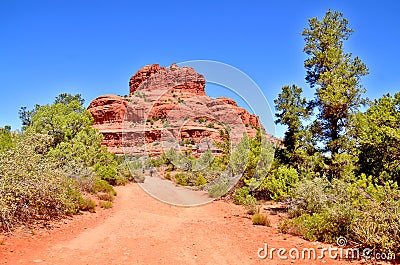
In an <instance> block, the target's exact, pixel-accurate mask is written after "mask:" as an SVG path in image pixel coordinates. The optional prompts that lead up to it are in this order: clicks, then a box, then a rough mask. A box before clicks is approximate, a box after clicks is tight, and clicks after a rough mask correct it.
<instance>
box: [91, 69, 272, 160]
mask: <svg viewBox="0 0 400 265" xmlns="http://www.w3.org/2000/svg"><path fill="white" fill-rule="evenodd" d="M205 83H206V80H205V79H204V76H203V75H201V74H198V73H196V71H195V70H194V69H193V68H189V67H182V68H180V67H178V66H177V65H176V64H172V65H171V66H170V67H169V68H167V67H160V66H159V65H158V64H153V65H148V66H145V67H143V68H142V69H140V70H139V71H138V72H137V73H136V74H135V75H134V76H132V77H131V79H130V81H129V87H130V94H129V95H128V96H126V97H120V96H116V95H104V96H100V97H98V98H96V99H94V100H93V101H92V102H91V103H90V105H89V107H88V110H89V111H90V112H91V113H92V115H93V117H94V125H93V126H94V127H95V128H98V129H99V131H100V132H101V133H102V134H103V135H104V138H105V139H104V142H103V144H104V145H106V146H107V147H108V148H109V150H110V151H111V152H114V153H116V154H131V155H136V154H139V155H142V154H145V153H147V154H149V155H159V154H161V153H162V152H163V151H164V152H165V151H167V150H169V149H170V148H177V149H180V150H181V151H182V150H190V152H192V153H194V154H195V155H196V154H200V153H202V152H204V151H205V150H208V149H211V150H212V151H213V152H214V153H218V152H220V150H218V148H217V147H216V146H215V145H214V143H215V141H216V142H222V141H223V140H224V139H226V137H227V135H228V134H229V137H230V139H231V141H232V142H238V141H240V139H241V138H242V136H243V133H247V134H248V135H249V136H250V137H254V136H255V134H256V132H257V128H259V127H261V124H260V122H259V119H258V117H257V116H256V115H254V114H250V113H249V112H248V111H247V110H246V109H244V108H240V107H238V106H237V104H236V102H235V101H234V100H232V99H229V98H217V99H212V98H210V97H208V96H207V95H206V94H205V90H204V88H205ZM269 138H271V139H272V137H269Z"/></svg>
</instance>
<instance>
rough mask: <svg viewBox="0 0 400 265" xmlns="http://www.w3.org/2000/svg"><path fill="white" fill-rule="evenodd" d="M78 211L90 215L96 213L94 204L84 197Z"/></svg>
mask: <svg viewBox="0 0 400 265" xmlns="http://www.w3.org/2000/svg"><path fill="white" fill-rule="evenodd" d="M80 210H82V211H88V212H90V213H95V212H96V202H95V201H94V200H92V199H91V198H89V197H85V198H83V200H82V201H81V205H80Z"/></svg>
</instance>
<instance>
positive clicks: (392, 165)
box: [235, 10, 400, 253]
mask: <svg viewBox="0 0 400 265" xmlns="http://www.w3.org/2000/svg"><path fill="white" fill-rule="evenodd" d="M308 23H309V25H308V27H307V28H305V29H304V31H303V33H302V35H303V37H304V40H305V43H306V44H305V46H304V52H305V53H306V55H307V59H306V61H305V62H304V66H305V68H306V81H307V83H308V84H309V85H310V87H311V88H313V89H314V90H315V94H314V98H312V99H306V98H305V97H303V96H302V89H301V88H300V87H298V86H296V85H290V86H284V87H282V91H281V93H280V94H279V96H278V98H277V99H276V100H275V108H276V111H277V112H276V123H279V124H282V125H286V126H287V131H286V133H285V137H284V139H283V146H281V147H279V148H277V150H276V155H275V159H274V163H273V166H272V168H271V170H270V171H269V172H268V173H267V175H266V177H265V178H264V181H263V182H262V183H261V185H260V186H259V187H258V190H259V191H260V192H259V193H257V194H258V195H260V194H262V195H266V194H267V195H268V197H269V198H270V199H273V200H276V201H281V202H284V203H285V204H286V205H287V209H288V210H287V218H285V219H283V220H282V221H281V223H280V226H279V227H280V230H281V231H282V232H285V233H291V234H294V235H299V236H301V237H303V238H306V239H309V240H321V241H325V242H330V243H334V242H336V239H337V238H338V237H340V236H344V237H346V238H347V240H348V242H349V243H350V244H354V245H358V246H362V247H369V248H371V249H373V250H375V251H386V252H392V253H399V251H400V248H399V246H400V237H399V226H398V224H399V221H400V202H399V198H400V193H399V189H398V184H399V181H400V179H399V172H400V171H399V169H400V167H399V165H400V163H399V162H400V161H399V146H400V142H399V139H400V138H399V137H400V130H399V123H400V115H399V113H400V112H399V110H400V101H399V100H400V93H396V94H395V95H389V94H387V95H384V96H383V97H382V98H379V99H376V100H372V101H371V100H368V99H367V98H365V97H364V96H363V93H364V92H365V89H364V88H363V86H362V84H361V78H362V77H363V76H365V75H367V74H368V68H367V66H366V65H365V64H364V63H363V62H362V61H361V59H360V58H358V57H354V56H353V55H352V54H351V53H348V52H345V51H344V46H343V45H344V42H345V41H346V40H348V39H349V38H350V36H351V34H352V32H353V30H352V29H351V28H349V27H348V21H347V20H346V18H345V17H344V16H343V14H342V13H340V12H336V11H331V10H329V11H327V12H326V14H325V16H324V17H323V18H322V19H318V18H311V19H309V21H308ZM361 106H364V111H361V109H362V108H361ZM239 192H240V193H239ZM236 194H237V195H238V196H239V195H240V196H241V197H243V198H245V196H247V195H246V194H245V193H243V190H242V189H241V190H238V191H237V192H236ZM235 201H236V202H239V203H241V202H242V201H246V200H244V199H241V200H239V199H236V200H235Z"/></svg>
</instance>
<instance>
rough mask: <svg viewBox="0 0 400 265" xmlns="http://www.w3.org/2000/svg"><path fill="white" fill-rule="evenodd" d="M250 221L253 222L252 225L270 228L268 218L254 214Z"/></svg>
mask: <svg viewBox="0 0 400 265" xmlns="http://www.w3.org/2000/svg"><path fill="white" fill-rule="evenodd" d="M251 221H252V222H253V225H265V226H271V223H270V221H269V219H268V217H267V216H265V215H263V214H260V213H256V214H254V215H253V217H252V218H251Z"/></svg>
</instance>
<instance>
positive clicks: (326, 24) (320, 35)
mask: <svg viewBox="0 0 400 265" xmlns="http://www.w3.org/2000/svg"><path fill="white" fill-rule="evenodd" d="M308 23H309V26H308V27H307V28H305V29H304V31H303V33H302V35H303V37H304V39H305V41H306V44H305V46H304V52H305V53H306V54H307V55H308V59H307V60H306V61H305V62H304V66H305V68H306V70H307V76H306V81H307V82H308V83H309V84H310V86H311V87H312V88H315V89H316V93H315V99H314V100H312V105H313V106H314V107H316V108H317V109H318V113H317V119H316V120H315V121H314V123H313V127H314V128H313V132H314V134H315V135H316V136H317V137H318V138H319V139H320V140H321V141H322V142H323V143H324V144H325V146H324V151H327V152H330V153H331V154H332V155H335V154H338V153H341V152H343V151H345V150H347V144H348V143H349V141H348V140H349V137H348V131H349V128H350V127H351V126H352V125H351V116H352V115H353V114H354V113H355V112H356V111H357V110H358V109H359V107H360V105H361V104H362V103H363V99H362V93H363V92H364V89H363V87H362V85H361V83H360V78H361V77H362V76H364V75H366V74H368V69H367V66H366V65H365V64H364V63H363V62H362V61H361V60H360V58H358V57H354V58H353V57H352V54H351V53H346V52H345V51H344V48H343V44H344V41H346V40H348V39H349V37H350V36H351V34H352V33H353V30H352V29H351V28H349V27H348V21H347V19H346V18H344V17H343V13H340V12H337V11H331V10H328V11H327V12H326V14H325V16H324V17H323V18H322V20H318V18H311V19H309V21H308Z"/></svg>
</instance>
